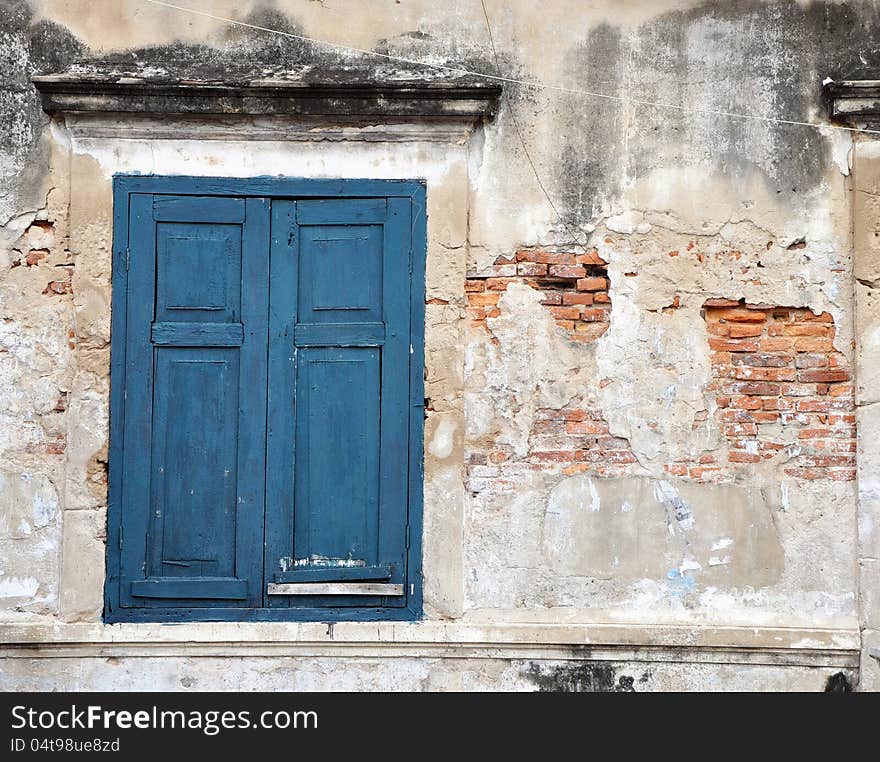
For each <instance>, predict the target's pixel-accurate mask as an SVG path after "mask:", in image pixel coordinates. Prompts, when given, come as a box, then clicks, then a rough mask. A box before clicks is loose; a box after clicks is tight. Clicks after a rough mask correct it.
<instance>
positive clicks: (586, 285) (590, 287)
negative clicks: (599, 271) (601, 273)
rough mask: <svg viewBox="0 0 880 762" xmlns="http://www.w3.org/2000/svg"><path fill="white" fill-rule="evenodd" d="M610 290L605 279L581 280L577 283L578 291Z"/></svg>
mask: <svg viewBox="0 0 880 762" xmlns="http://www.w3.org/2000/svg"><path fill="white" fill-rule="evenodd" d="M607 288H608V281H607V280H606V279H605V278H598V277H593V278H579V279H578V282H577V290H578V291H605V290H606V289H607Z"/></svg>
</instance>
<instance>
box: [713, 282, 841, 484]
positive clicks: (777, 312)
mask: <svg viewBox="0 0 880 762" xmlns="http://www.w3.org/2000/svg"><path fill="white" fill-rule="evenodd" d="M703 314H704V317H705V320H706V327H707V330H708V333H709V349H710V357H711V362H712V382H711V383H710V385H709V391H710V392H713V393H714V394H715V400H716V403H717V405H718V410H717V412H716V419H717V422H718V425H719V427H720V429H721V431H722V433H723V434H724V436H725V437H726V439H727V443H728V446H729V448H730V449H729V454H728V457H729V461H730V463H732V464H737V463H746V464H747V463H759V462H761V461H762V460H766V459H769V458H772V457H774V456H775V455H776V454H777V453H779V452H780V451H781V450H784V449H786V448H788V452H789V454H790V456H791V460H790V462H789V463H788V465H787V467H786V468H785V473H786V474H787V475H789V476H795V477H799V478H802V479H834V480H840V481H846V480H851V479H854V478H855V466H856V455H855V453H856V439H855V436H856V432H855V403H854V396H853V384H852V376H851V372H850V368H849V367H848V365H847V362H846V358H845V357H844V356H843V355H842V354H841V353H840V352H838V351H836V350H835V349H834V343H833V342H834V334H835V327H834V320H833V318H832V316H831V315H830V314H829V313H827V312H824V313H822V314H821V315H815V314H814V313H813V312H812V311H811V310H809V309H804V308H796V307H779V306H775V305H768V304H745V303H743V302H734V301H730V300H726V299H709V300H708V301H707V302H705V304H704V307H703ZM783 434H785V435H783ZM792 439H795V440H796V441H794V442H793V443H791V440H792Z"/></svg>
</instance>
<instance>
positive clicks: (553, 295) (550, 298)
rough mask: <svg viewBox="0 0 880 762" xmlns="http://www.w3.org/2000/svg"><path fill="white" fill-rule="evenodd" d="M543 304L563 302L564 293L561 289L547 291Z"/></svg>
mask: <svg viewBox="0 0 880 762" xmlns="http://www.w3.org/2000/svg"><path fill="white" fill-rule="evenodd" d="M541 304H544V305H547V306H550V305H553V304H562V294H561V293H560V292H559V291H545V292H544V300H543V301H542V302H541Z"/></svg>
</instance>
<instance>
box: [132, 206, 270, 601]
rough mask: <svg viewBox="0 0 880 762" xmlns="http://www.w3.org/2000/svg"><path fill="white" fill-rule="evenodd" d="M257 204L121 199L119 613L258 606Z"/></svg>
mask: <svg viewBox="0 0 880 762" xmlns="http://www.w3.org/2000/svg"><path fill="white" fill-rule="evenodd" d="M268 221H269V202H268V200H266V199H259V198H250V199H243V198H230V197H198V196H152V195H148V194H132V196H131V201H130V228H129V241H130V243H129V248H130V266H129V273H128V294H127V307H128V310H127V315H126V340H125V344H126V367H125V402H124V407H125V423H124V433H123V461H124V463H123V478H122V512H121V513H122V537H123V542H122V549H121V564H120V567H121V568H120V572H121V580H120V581H121V589H120V603H121V605H122V606H124V607H135V608H150V607H177V608H179V607H204V606H223V607H242V606H259V605H261V601H262V568H261V567H262V547H261V545H262V527H263V511H264V473H265V460H264V458H265V449H264V448H265V425H264V421H265V404H266V369H265V347H266V341H267V331H268V315H267V310H268V304H267V294H268Z"/></svg>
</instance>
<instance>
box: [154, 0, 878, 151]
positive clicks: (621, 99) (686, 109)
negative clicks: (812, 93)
mask: <svg viewBox="0 0 880 762" xmlns="http://www.w3.org/2000/svg"><path fill="white" fill-rule="evenodd" d="M143 2H145V3H150V4H152V5H161V6H163V7H165V8H173V9H174V10H177V11H183V12H184V13H192V14H194V15H196V16H204V17H205V18H209V19H213V20H214V21H223V22H224V23H226V24H232V25H233V26H241V27H245V28H247V29H255V30H257V31H260V32H269V33H270V34H277V35H280V36H282V37H290V38H292V39H294V40H302V41H303V42H311V43H313V44H315V45H324V46H325V47H329V48H335V49H336V50H341V51H345V52H347V53H360V54H362V55H365V56H373V57H374V58H383V59H385V60H386V61H395V62H397V63H405V64H410V65H412V66H424V67H427V68H429V69H439V70H441V71H448V72H452V73H453V74H465V75H468V76H471V77H481V78H483V79H491V80H493V81H495V82H509V83H510V84H513V85H522V86H523V87H532V88H535V89H538V90H555V91H557V92H560V93H569V94H572V95H586V96H589V97H591V98H602V99H604V100H610V101H617V102H618V103H627V104H635V105H637V106H649V107H651V108H660V109H673V110H675V111H681V112H683V113H686V114H703V115H706V116H724V117H728V118H731V119H750V120H752V121H756V122H768V123H771V124H788V125H793V126H797V127H811V128H812V129H814V130H844V131H846V132H859V133H865V134H871V135H880V130H869V129H863V128H861V127H846V126H844V125H840V124H816V123H815V122H801V121H798V120H796V119H782V118H778V117H772V116H759V115H758V114H744V113H742V112H737V111H720V110H717V109H710V108H694V107H691V106H680V105H678V104H677V103H663V102H662V101H649V100H645V99H644V98H630V97H626V96H621V95H609V94H608V93H599V92H595V91H593V90H582V89H580V88H576V87H565V86H564V85H555V84H550V83H547V82H535V81H531V80H527V79H515V78H513V77H504V76H501V75H500V74H485V73H483V72H479V71H471V70H470V69H463V68H461V67H459V66H450V65H448V64H441V63H433V62H430V61H418V60H416V59H413V58H405V57H403V56H394V55H391V54H389V53H379V52H377V51H375V50H365V49H364V48H355V47H352V46H350V45H340V44H339V43H336V42H330V41H328V40H319V39H316V38H314V37H307V36H306V35H303V34H295V33H294V32H282V31H281V30H279V29H270V28H268V27H265V26H258V25H257V24H249V23H248V22H246V21H238V20H236V19H231V18H227V17H225V16H217V15H215V14H213V13H207V12H206V11H197V10H195V9H194V8H186V7H184V6H182V5H174V4H173V3H166V2H162V0H143Z"/></svg>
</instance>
